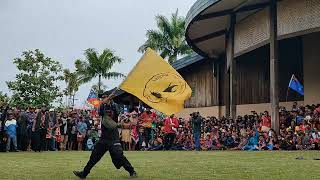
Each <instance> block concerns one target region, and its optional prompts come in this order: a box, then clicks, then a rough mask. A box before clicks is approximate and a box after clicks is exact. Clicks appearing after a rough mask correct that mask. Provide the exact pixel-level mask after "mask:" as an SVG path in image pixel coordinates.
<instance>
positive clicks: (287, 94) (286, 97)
mask: <svg viewBox="0 0 320 180" xmlns="http://www.w3.org/2000/svg"><path fill="white" fill-rule="evenodd" d="M288 96H289V87H288V88H287V96H286V102H288Z"/></svg>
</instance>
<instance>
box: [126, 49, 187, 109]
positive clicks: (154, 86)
mask: <svg viewBox="0 0 320 180" xmlns="http://www.w3.org/2000/svg"><path fill="white" fill-rule="evenodd" d="M120 89H122V90H124V91H126V92H128V93H130V94H132V95H134V96H136V97H138V98H139V99H140V100H142V101H143V102H144V103H146V104H147V105H149V106H150V107H152V108H154V109H156V110H158V111H160V112H162V113H164V114H166V115H171V114H175V113H177V112H180V111H181V110H182V109H183V108H184V101H185V100H187V99H189V98H190V96H191V93H192V91H191V88H190V87H189V85H188V84H187V82H186V81H185V80H184V79H183V78H182V76H181V75H180V74H179V73H178V72H177V71H176V70H175V69H174V68H173V67H172V66H171V65H170V64H168V63H167V62H166V61H165V60H164V59H163V58H162V57H161V56H159V55H158V54H157V53H156V52H155V51H153V50H152V49H150V48H148V49H147V51H146V52H145V54H144V55H143V56H142V58H141V59H140V60H139V62H138V63H137V64H136V65H135V67H134V68H133V69H132V70H131V72H130V73H129V74H128V77H127V78H126V79H125V80H124V81H123V82H122V84H121V85H120Z"/></svg>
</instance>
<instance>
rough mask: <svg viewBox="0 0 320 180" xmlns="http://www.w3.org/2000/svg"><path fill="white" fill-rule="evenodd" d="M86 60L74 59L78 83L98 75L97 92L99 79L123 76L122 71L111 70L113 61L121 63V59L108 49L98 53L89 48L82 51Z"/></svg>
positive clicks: (99, 87)
mask: <svg viewBox="0 0 320 180" xmlns="http://www.w3.org/2000/svg"><path fill="white" fill-rule="evenodd" d="M84 55H85V57H86V60H85V61H82V60H76V62H75V66H76V72H77V73H78V74H79V77H80V83H87V82H89V81H91V80H92V79H93V78H96V77H98V91H99V92H98V93H101V86H102V83H101V80H102V78H105V79H114V78H121V77H124V75H123V74H122V73H119V72H114V71H111V68H112V67H113V65H114V64H115V63H121V61H122V59H121V58H120V57H118V56H116V55H114V52H113V51H111V50H110V49H104V50H103V52H102V53H101V54H99V53H98V52H97V51H96V50H95V49H92V48H89V49H87V50H85V53H84Z"/></svg>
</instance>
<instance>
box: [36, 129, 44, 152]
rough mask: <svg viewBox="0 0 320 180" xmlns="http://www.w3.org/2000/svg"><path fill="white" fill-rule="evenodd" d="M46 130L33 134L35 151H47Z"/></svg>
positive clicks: (39, 130)
mask: <svg viewBox="0 0 320 180" xmlns="http://www.w3.org/2000/svg"><path fill="white" fill-rule="evenodd" d="M46 133H47V131H46V129H38V130H36V131H35V132H34V134H33V150H34V151H41V150H43V151H45V150H46Z"/></svg>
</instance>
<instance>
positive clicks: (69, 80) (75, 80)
mask: <svg viewBox="0 0 320 180" xmlns="http://www.w3.org/2000/svg"><path fill="white" fill-rule="evenodd" d="M63 74H64V81H65V83H66V84H67V87H66V89H65V90H64V94H65V95H66V96H67V97H69V99H72V106H74V100H75V99H74V98H75V95H76V93H77V91H78V90H79V86H80V78H79V75H78V74H77V73H76V72H71V71H70V70H69V69H64V70H63Z"/></svg>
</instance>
